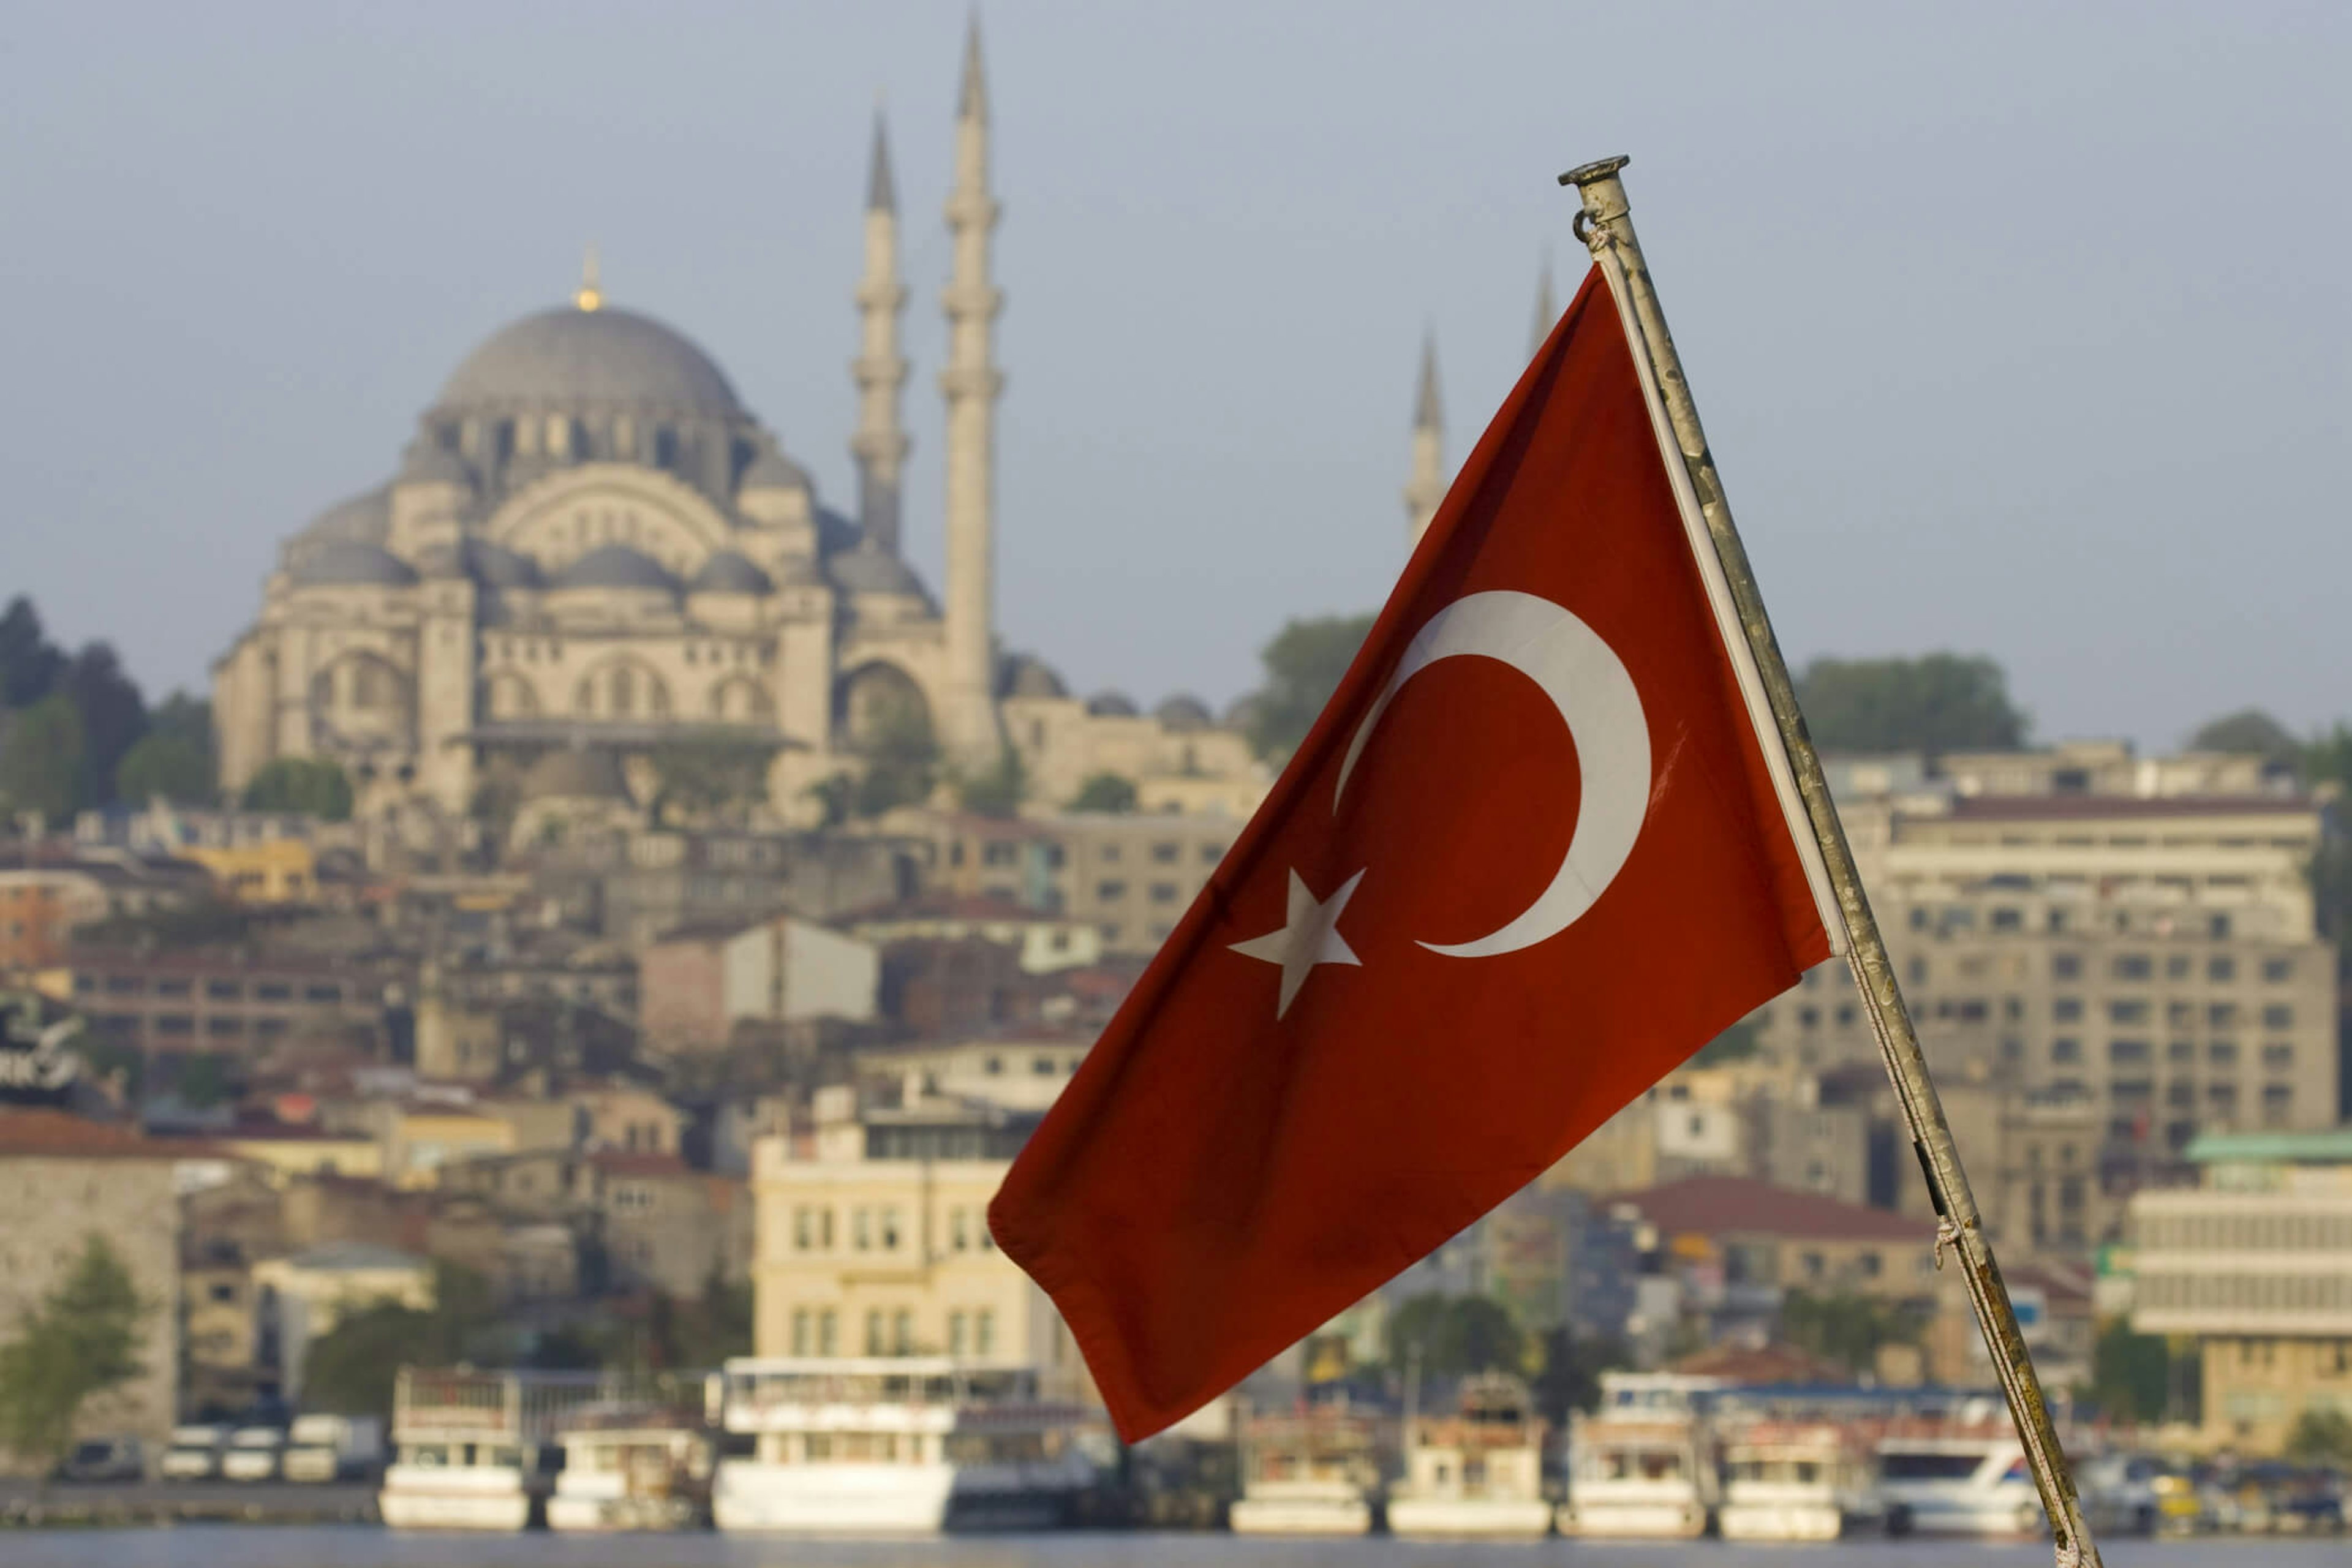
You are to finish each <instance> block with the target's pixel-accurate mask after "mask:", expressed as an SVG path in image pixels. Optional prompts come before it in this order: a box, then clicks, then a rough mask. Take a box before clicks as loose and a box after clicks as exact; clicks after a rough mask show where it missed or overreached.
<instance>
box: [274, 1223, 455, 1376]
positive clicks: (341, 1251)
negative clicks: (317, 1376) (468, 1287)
mask: <svg viewBox="0 0 2352 1568" xmlns="http://www.w3.org/2000/svg"><path fill="white" fill-rule="evenodd" d="M253 1287H254V1294H255V1296H256V1298H257V1302H258V1308H257V1323H258V1324H259V1327H260V1329H261V1334H260V1336H259V1337H260V1338H261V1339H262V1340H263V1341H265V1342H273V1343H275V1344H276V1346H277V1347H278V1376H279V1385H280V1386H281V1387H282V1388H283V1389H284V1391H285V1394H286V1397H287V1398H288V1399H289V1401H290V1400H294V1399H297V1398H298V1397H299V1395H300V1394H301V1383H302V1363H303V1360H304V1358H305V1356H306V1355H307V1353H308V1352H309V1350H310V1342H312V1341H313V1340H316V1339H319V1338H320V1336H322V1335H325V1334H330V1333H332V1332H333V1331H334V1330H335V1325H336V1324H338V1323H340V1322H341V1321H342V1320H343V1319H344V1317H345V1316H346V1315H348V1314H350V1313H352V1312H354V1311H357V1310H360V1309H362V1308H364V1307H371V1306H374V1305H376V1304H378V1303H380V1302H386V1301H391V1302H397V1303H398V1304H399V1305H401V1306H404V1307H409V1308H413V1309H415V1310H417V1311H420V1312H423V1311H430V1310H432V1307H433V1300H434V1297H433V1265H432V1263H431V1262H430V1261H428V1260H427V1259H425V1258H416V1257H412V1256H411V1255H410V1254H408V1253H405V1252H398V1251H395V1250H394V1249H393V1248H391V1247H374V1246H371V1245H369V1244H367V1243H365V1242H356V1241H337V1242H330V1243H328V1244H327V1245H326V1246H324V1247H312V1248H311V1249H310V1251H308V1252H300V1253H297V1254H295V1255H294V1256H293V1257H291V1258H268V1259H266V1260H264V1261H262V1262H260V1263H257V1264H255V1265H254V1266H253Z"/></svg>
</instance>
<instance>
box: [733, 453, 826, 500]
mask: <svg viewBox="0 0 2352 1568" xmlns="http://www.w3.org/2000/svg"><path fill="white" fill-rule="evenodd" d="M737 488H738V489H747V490H804V489H808V488H809V477H808V470H807V469H805V468H802V467H801V466H800V465H799V464H798V463H795V462H793V460H792V459H791V458H787V457H785V456H784V455H783V454H782V452H779V451H777V450H776V449H775V448H774V447H761V448H760V455H759V456H758V457H756V458H752V459H751V467H750V468H746V469H744V470H743V478H742V480H741V482H740V484H739V485H738V487H737Z"/></svg>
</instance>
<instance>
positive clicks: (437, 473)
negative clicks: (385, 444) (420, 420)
mask: <svg viewBox="0 0 2352 1568" xmlns="http://www.w3.org/2000/svg"><path fill="white" fill-rule="evenodd" d="M392 482H393V483H394V484H396V485H465V486H467V487H468V488H469V489H470V488H471V487H472V485H473V482H474V476H473V475H472V474H471V473H468V472H467V468H466V463H465V459H464V458H460V457H458V456H457V453H455V452H453V451H451V450H449V448H448V447H444V446H443V445H442V444H441V443H440V442H438V441H436V440H435V439H433V437H430V436H419V437H416V439H415V440H414V441H411V442H410V443H409V444H408V450H407V451H405V452H404V453H402V454H401V458H400V473H399V475H398V477H397V478H395V479H394V480H393V481H392Z"/></svg>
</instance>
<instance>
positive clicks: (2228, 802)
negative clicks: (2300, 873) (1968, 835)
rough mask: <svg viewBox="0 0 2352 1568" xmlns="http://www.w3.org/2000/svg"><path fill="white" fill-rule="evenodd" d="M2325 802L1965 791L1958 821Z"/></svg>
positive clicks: (2281, 809) (2306, 809) (2288, 812)
mask: <svg viewBox="0 0 2352 1568" xmlns="http://www.w3.org/2000/svg"><path fill="white" fill-rule="evenodd" d="M2318 809H2319V803H2318V802H2316V801H2315V800H2313V799H2311V798H2310V797H2309V796H2307V795H1962V796H1960V797H1958V799H1956V800H1954V801H1953V802H1952V812H1951V819H1952V820H1953V821H1955V822H2087V821H2095V820H2099V819H2102V818H2122V817H2132V818H2138V817H2161V816H2308V815H2310V814H2311V813H2313V812H2315V811H2317V810H2318Z"/></svg>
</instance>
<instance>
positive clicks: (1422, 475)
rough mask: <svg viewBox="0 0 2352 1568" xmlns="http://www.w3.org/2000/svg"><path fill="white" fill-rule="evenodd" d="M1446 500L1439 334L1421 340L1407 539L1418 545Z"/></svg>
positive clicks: (1407, 499) (1406, 502) (1406, 501)
mask: <svg viewBox="0 0 2352 1568" xmlns="http://www.w3.org/2000/svg"><path fill="white" fill-rule="evenodd" d="M1444 499H1445V407H1444V402H1443V401H1442V400H1441V399H1440V398H1439V396H1438V395H1437V334H1436V333H1435V332H1434V331H1432V332H1430V333H1429V334H1428V335H1426V336H1424V337H1423V339H1422V340H1421V390H1420V391H1419V392H1418V393H1417V394H1415V395H1414V397H1413V402H1412V475H1411V477H1409V478H1408V479H1406V480H1405V482H1404V514H1405V519H1406V522H1407V528H1406V540H1407V542H1409V543H1412V544H1418V543H1420V542H1421V536H1422V533H1423V531H1424V530H1426V529H1427V528H1428V527H1429V520H1430V519H1431V518H1433V517H1434V516H1435V515H1437V503H1438V502H1439V501H1442V500H1444Z"/></svg>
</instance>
